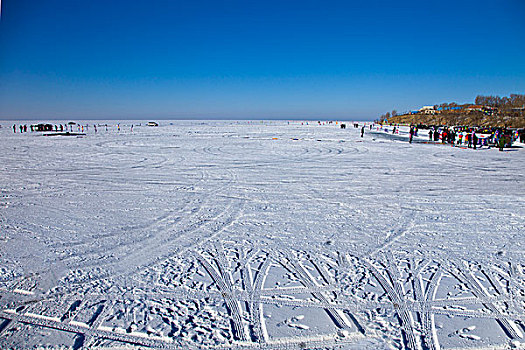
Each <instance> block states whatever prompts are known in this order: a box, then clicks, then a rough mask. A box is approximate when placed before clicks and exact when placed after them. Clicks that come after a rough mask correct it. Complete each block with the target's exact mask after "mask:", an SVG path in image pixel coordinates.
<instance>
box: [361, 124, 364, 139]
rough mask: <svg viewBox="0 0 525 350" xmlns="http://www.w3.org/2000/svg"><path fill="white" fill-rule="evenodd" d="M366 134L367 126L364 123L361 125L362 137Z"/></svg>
mask: <svg viewBox="0 0 525 350" xmlns="http://www.w3.org/2000/svg"><path fill="white" fill-rule="evenodd" d="M364 134H365V126H364V125H363V126H362V127H361V137H363V135H364Z"/></svg>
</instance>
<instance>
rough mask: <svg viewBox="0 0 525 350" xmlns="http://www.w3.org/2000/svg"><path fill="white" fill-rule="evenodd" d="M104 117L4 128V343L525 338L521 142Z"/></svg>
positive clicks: (351, 345)
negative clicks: (71, 125)
mask: <svg viewBox="0 0 525 350" xmlns="http://www.w3.org/2000/svg"><path fill="white" fill-rule="evenodd" d="M94 123H97V124H98V123H101V122H100V121H96V122H93V121H91V122H89V124H90V127H89V129H87V130H86V134H87V135H86V136H84V137H45V136H42V135H41V133H25V134H20V133H18V132H17V133H16V134H14V133H13V131H12V128H11V125H12V124H13V123H8V122H2V123H1V124H2V125H3V128H1V129H0V135H1V138H0V169H1V170H0V190H1V199H0V227H1V231H0V348H3V349H6V348H17V349H18V348H21V349H25V348H34V347H50V348H73V349H78V348H90V347H101V348H105V347H107V348H112V347H118V348H122V347H125V348H127V347H130V348H133V347H140V348H144V347H152V348H174V349H193V348H195V349H197V348H198V349H201V348H202V349H215V348H218V349H230V348H236V349H314V348H320V349H332V348H335V349H492V348H498V349H511V348H523V347H524V344H525V337H524V334H525V277H524V273H525V271H524V268H525V255H524V240H525V229H524V223H525V200H524V194H525V170H524V165H525V149H524V148H518V147H516V148H512V149H508V150H506V151H505V152H499V151H498V150H497V149H487V148H482V149H480V150H476V151H474V150H471V149H462V148H456V147H450V146H445V145H440V144H424V143H417V142H416V143H413V144H409V143H408V142H407V140H406V138H405V139H403V137H395V138H392V137H391V136H389V135H387V134H385V133H380V132H370V131H369V130H368V129H367V130H366V132H365V135H364V137H363V138H361V137H360V129H354V128H353V127H352V124H351V123H346V124H347V129H341V128H339V125H336V124H335V123H334V124H326V125H318V124H317V123H316V122H310V123H308V125H306V124H304V123H303V124H302V123H301V122H296V121H294V122H290V123H288V122H285V121H274V122H268V121H265V122H261V121H253V122H248V121H238V122H237V121H215V122H212V121H203V122H197V121H173V122H168V121H164V122H161V123H160V126H159V127H147V126H144V123H142V125H141V126H137V122H136V121H135V122H125V123H121V130H120V132H118V131H117V128H116V125H115V122H108V124H109V127H108V130H107V131H106V130H105V127H98V132H97V133H95V132H94V129H93V124H94ZM103 123H106V122H103ZM132 123H133V124H135V127H134V129H133V132H131V130H130V125H131V124H132ZM17 131H18V130H17ZM74 131H76V130H74Z"/></svg>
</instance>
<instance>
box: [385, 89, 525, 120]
mask: <svg viewBox="0 0 525 350" xmlns="http://www.w3.org/2000/svg"><path fill="white" fill-rule="evenodd" d="M379 121H380V122H383V123H393V124H426V125H449V126H452V125H466V126H497V127H509V128H525V95H521V94H511V95H510V96H509V97H500V96H482V95H479V96H477V97H476V99H475V101H474V103H467V104H461V105H460V104H457V103H455V102H452V103H441V104H439V105H434V106H424V107H422V108H420V109H418V110H414V111H410V112H406V113H403V114H398V113H397V111H396V110H393V111H392V112H391V113H390V112H387V113H385V114H383V115H382V116H381V117H380V118H379Z"/></svg>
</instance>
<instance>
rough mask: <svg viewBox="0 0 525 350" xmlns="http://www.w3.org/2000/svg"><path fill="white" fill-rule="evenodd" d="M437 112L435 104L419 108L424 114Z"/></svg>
mask: <svg viewBox="0 0 525 350" xmlns="http://www.w3.org/2000/svg"><path fill="white" fill-rule="evenodd" d="M436 112H437V111H436V109H435V108H434V106H423V107H421V108H420V109H419V113H422V114H436Z"/></svg>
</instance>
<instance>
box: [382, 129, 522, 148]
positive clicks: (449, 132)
mask: <svg viewBox="0 0 525 350" xmlns="http://www.w3.org/2000/svg"><path fill="white" fill-rule="evenodd" d="M390 127H392V134H399V130H400V125H381V124H380V125H379V127H378V130H382V131H384V132H389V130H390ZM421 129H424V130H428V132H427V131H425V132H426V133H427V134H428V141H429V142H434V143H443V144H450V145H453V146H460V147H466V148H472V149H477V148H479V147H484V146H485V147H490V146H496V147H498V148H499V149H500V150H501V151H502V150H503V148H504V147H510V146H511V145H512V143H513V142H514V141H516V140H519V142H520V143H525V129H519V130H511V129H507V128H490V127H486V128H474V127H468V126H454V127H448V126H430V127H428V126H425V125H410V129H409V132H408V134H409V142H410V143H412V141H413V138H414V136H418V133H419V132H420V131H421Z"/></svg>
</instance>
